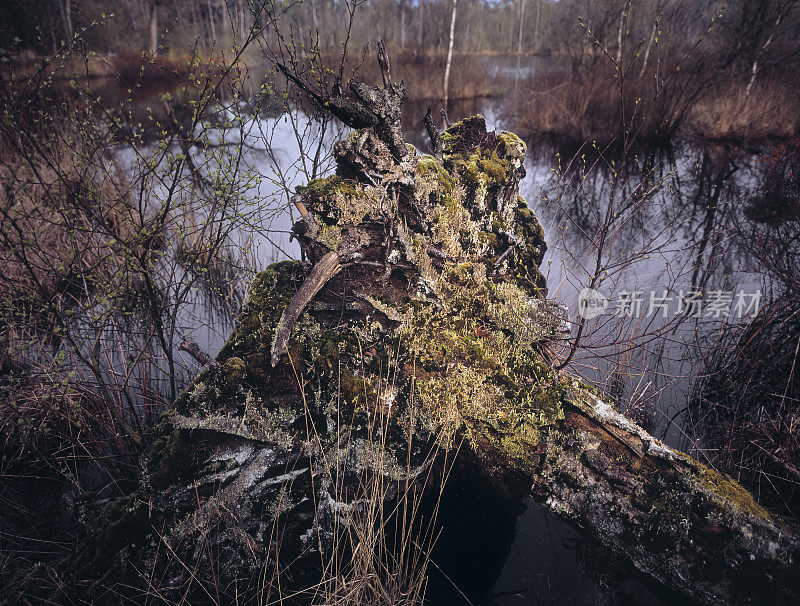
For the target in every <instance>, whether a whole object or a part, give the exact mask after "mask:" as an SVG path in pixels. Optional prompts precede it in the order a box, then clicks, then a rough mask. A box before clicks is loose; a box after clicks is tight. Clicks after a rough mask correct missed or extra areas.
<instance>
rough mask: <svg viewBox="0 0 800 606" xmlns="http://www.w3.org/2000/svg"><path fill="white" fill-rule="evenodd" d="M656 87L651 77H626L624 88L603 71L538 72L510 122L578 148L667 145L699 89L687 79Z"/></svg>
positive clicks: (515, 101)
mask: <svg viewBox="0 0 800 606" xmlns="http://www.w3.org/2000/svg"><path fill="white" fill-rule="evenodd" d="M653 82H654V76H653V75H652V74H645V75H644V76H641V77H639V76H638V75H636V74H628V75H627V76H626V79H625V80H624V81H623V84H622V86H620V85H619V82H618V80H617V77H616V75H615V74H614V73H613V72H611V71H608V70H605V69H595V70H588V69H586V70H583V69H582V70H579V71H578V72H576V73H575V74H573V75H565V74H563V73H559V72H550V73H539V74H536V75H534V76H532V77H530V78H529V79H527V80H526V81H525V82H524V84H521V85H520V87H519V92H518V93H517V95H516V97H515V98H514V99H513V100H512V102H511V104H510V110H509V112H508V113H509V118H510V119H511V120H512V121H513V123H514V128H515V130H516V131H518V132H520V133H523V134H525V135H529V136H537V137H545V138H558V139H561V140H564V141H566V142H571V143H573V144H577V145H579V144H581V143H583V142H586V141H588V142H595V143H597V144H598V145H599V146H601V147H605V146H606V145H609V144H611V143H616V144H619V145H626V146H627V145H628V144H630V143H656V144H657V143H664V142H667V141H669V140H670V139H671V138H672V137H673V135H674V134H675V132H676V131H677V129H678V128H679V127H680V126H681V124H682V123H683V120H684V118H685V115H686V112H687V110H688V108H689V107H690V105H691V103H692V101H693V99H694V97H695V95H696V93H697V86H696V85H694V86H693V85H692V81H691V77H689V76H688V75H687V76H681V78H680V80H678V79H676V78H673V79H672V80H671V81H670V82H669V84H668V85H667V86H665V87H662V88H660V89H656V88H655V87H654V86H653Z"/></svg>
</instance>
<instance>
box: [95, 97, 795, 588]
mask: <svg viewBox="0 0 800 606" xmlns="http://www.w3.org/2000/svg"><path fill="white" fill-rule="evenodd" d="M364 96H366V97H368V96H369V95H366V93H365V95H364ZM390 131H391V137H392V141H394V143H395V144H393V145H390V144H389V143H391V142H392V141H390V142H389V143H387V141H386V140H383V139H382V138H381V136H380V133H381V132H386V129H384V130H383V131H381V129H379V128H375V127H370V128H367V129H364V130H356V131H353V132H352V133H351V134H350V135H349V136H348V137H347V138H346V139H345V140H343V141H341V142H339V143H338V144H337V145H336V147H335V155H336V160H337V167H338V169H337V174H336V175H334V176H331V177H328V178H325V179H318V180H315V181H312V182H311V183H308V184H307V185H306V186H304V187H301V188H299V189H298V196H299V198H298V200H297V202H298V206H299V207H301V208H302V209H303V210H304V218H303V219H302V220H301V221H299V222H298V223H297V224H296V225H295V227H294V231H295V235H296V237H297V238H298V240H299V241H300V244H301V247H302V251H303V261H302V262H301V261H297V262H284V263H279V264H276V265H273V266H271V267H270V268H269V269H267V270H266V271H265V272H263V273H261V274H260V275H259V276H258V277H257V278H256V280H255V281H254V283H253V284H252V286H251V289H250V296H249V300H248V303H247V305H246V307H245V309H244V311H243V312H242V314H241V316H240V318H239V320H238V323H237V326H236V329H235V331H234V334H233V335H232V337H231V338H230V339H229V341H228V343H227V344H226V345H225V347H224V348H223V349H222V351H221V352H220V354H219V356H218V357H217V362H218V365H216V366H214V367H209V368H208V369H206V370H205V371H204V372H203V373H202V374H201V375H200V376H198V377H197V378H196V380H195V381H194V382H193V384H192V385H191V387H190V388H189V389H188V390H187V392H186V393H185V394H184V395H183V396H182V397H181V398H180V399H179V400H178V401H177V402H176V405H175V411H174V412H172V413H170V414H168V415H166V416H165V417H164V419H163V421H162V422H161V424H160V426H159V428H158V430H157V432H156V434H155V436H154V437H153V438H152V440H151V444H150V447H149V450H148V454H147V456H146V458H145V462H144V471H143V474H142V481H141V487H140V489H139V490H138V491H137V492H136V493H135V494H133V495H131V496H129V497H127V498H126V499H123V500H120V501H117V502H114V503H111V504H108V505H107V506H105V508H104V509H100V510H99V511H100V513H99V514H98V515H99V516H100V519H101V520H102V524H101V526H102V529H101V531H99V532H98V533H96V534H95V535H94V537H95V540H94V542H93V543H92V544H93V546H94V551H92V552H91V554H89V558H88V559H89V560H91V561H93V562H94V563H95V564H96V563H98V562H112V563H113V567H112V570H113V574H110V575H109V576H108V577H107V579H106V584H107V583H111V582H112V580H114V581H119V582H121V583H129V584H130V583H131V576H135V575H136V574H139V575H140V577H141V576H142V575H143V576H144V577H145V578H146V580H147V582H148V583H151V584H158V585H159V591H162V592H164V591H174V592H175V595H193V596H195V597H196V598H197V599H198V600H202V599H203V598H204V596H206V597H209V596H207V595H206V592H207V591H208V589H207V587H210V586H211V584H213V585H214V586H215V587H216V588H217V590H218V591H219V590H221V591H223V592H226V593H227V594H228V595H233V594H234V593H236V592H239V594H242V593H246V592H247V591H250V592H254V591H261V590H262V589H263V579H264V578H266V577H269V574H265V572H264V571H265V570H266V571H274V570H280V571H281V575H283V579H284V580H283V583H284V588H288V587H294V588H297V587H301V586H303V585H304V584H311V583H313V582H314V580H315V577H314V575H315V574H318V573H319V562H320V561H321V560H320V556H321V555H322V557H323V559H324V557H325V554H326V553H327V552H329V551H330V550H331V549H333V545H332V544H331V541H332V540H333V536H334V528H335V526H336V525H337V524H338V523H341V522H342V520H343V515H342V512H344V511H347V510H352V508H357V507H359V506H360V504H359V502H358V499H357V493H358V491H357V490H355V486H356V485H357V484H358V481H359V478H361V477H363V474H364V473H369V474H372V475H373V476H375V475H379V476H381V477H382V478H383V480H382V484H381V485H382V486H384V487H385V492H384V493H383V495H384V497H385V498H386V499H392V498H394V497H395V496H396V495H397V494H398V493H399V492H400V491H402V490H403V489H404V488H403V487H407V486H408V485H409V483H418V484H420V485H421V486H422V487H424V478H425V477H427V475H428V474H427V473H426V472H427V471H428V470H429V469H430V467H431V466H435V465H438V464H440V463H441V460H442V456H443V454H446V453H453V452H455V450H456V449H458V448H460V449H462V450H468V451H470V452H471V454H472V455H473V456H471V457H470V460H471V461H474V465H475V467H476V469H475V473H480V474H485V475H486V476H487V477H490V478H492V479H493V482H494V484H493V485H494V486H496V487H497V490H499V491H503V492H505V493H506V494H508V495H513V497H514V498H517V499H522V498H524V497H525V496H527V495H528V494H533V495H534V496H535V497H536V498H538V499H539V500H541V501H542V502H543V503H545V504H546V505H547V506H548V507H550V508H551V509H552V510H554V511H556V512H558V513H559V514H561V515H563V516H564V517H566V518H568V519H570V520H572V521H573V522H575V523H577V524H578V525H580V526H581V527H583V528H585V529H586V530H587V531H588V532H589V533H590V534H591V535H592V536H593V537H595V539H596V540H598V541H600V542H601V543H602V544H603V545H605V546H607V547H608V548H610V549H611V550H613V552H614V553H615V554H617V556H618V557H620V558H628V559H630V561H631V562H632V563H633V565H634V566H636V568H638V569H639V570H640V571H641V572H643V573H645V574H647V575H649V576H651V577H652V578H654V579H656V580H657V581H659V582H661V583H663V584H664V585H666V586H667V587H669V588H670V589H672V590H675V591H677V592H679V593H681V594H682V595H685V596H687V597H689V598H691V599H693V600H695V601H697V602H701V603H708V604H729V603H748V602H750V601H751V600H754V599H756V598H755V596H758V599H762V600H767V601H769V603H781V602H783V603H792V600H794V599H795V598H797V596H798V592H799V590H798V579H800V570H798V566H797V558H798V557H799V555H798V545H800V543H799V542H798V539H797V534H796V530H795V529H794V528H793V527H789V526H787V525H785V524H784V523H783V522H781V521H780V520H778V519H776V518H774V517H773V516H771V515H770V514H769V513H768V512H767V511H765V510H764V509H762V508H761V507H760V506H759V505H757V504H756V503H755V501H754V500H753V498H752V496H751V495H750V494H749V493H747V492H746V491H745V490H744V489H743V488H741V487H740V486H739V485H738V484H736V483H735V482H734V481H733V480H731V479H730V478H728V477H727V476H724V475H722V474H719V473H717V472H715V471H713V470H711V469H708V468H706V467H704V466H703V465H701V464H699V463H697V462H696V461H694V460H693V459H691V458H690V457H688V456H686V455H683V454H681V453H679V452H676V451H674V450H672V449H670V448H668V447H667V446H665V445H664V444H662V443H661V442H659V441H658V440H657V439H655V438H653V437H652V436H650V435H649V434H648V433H647V432H645V431H644V430H643V429H641V428H640V427H638V426H637V425H635V424H633V423H632V422H630V421H629V420H627V419H626V418H625V417H623V416H622V415H620V414H619V413H618V412H616V411H615V410H614V409H613V408H612V407H611V406H609V405H608V404H607V403H606V402H604V401H603V400H602V398H600V397H598V395H596V393H595V392H593V391H592V390H591V389H589V388H588V387H586V386H584V385H582V384H580V383H579V382H577V381H575V380H573V379H571V378H568V377H566V376H563V375H560V374H559V373H556V372H554V371H553V370H552V364H551V360H550V359H549V357H548V354H547V344H548V342H549V341H551V340H552V339H553V338H554V337H555V336H557V334H558V333H559V332H560V331H561V330H562V324H563V322H562V320H561V319H560V317H559V314H558V313H557V310H558V307H557V306H556V305H554V304H553V303H552V302H549V301H547V299H546V290H545V281H544V279H543V277H542V275H541V274H540V272H539V269H538V266H539V264H540V263H541V261H542V258H543V255H544V252H545V242H544V238H543V231H542V228H541V226H540V225H539V223H538V221H537V219H536V217H535V216H534V215H533V214H532V213H531V211H530V209H529V208H528V207H527V205H526V204H525V202H524V200H522V198H521V197H520V196H519V191H518V186H519V181H520V179H521V178H522V177H523V176H524V174H525V170H524V158H525V153H526V146H525V144H524V143H523V142H522V141H521V140H520V139H519V138H518V137H516V136H515V135H513V134H511V133H505V132H504V133H499V134H495V133H492V132H487V131H486V127H485V123H484V120H483V118H482V117H481V116H476V117H473V118H470V119H468V120H465V121H463V122H460V123H458V124H455V125H454V126H452V127H451V128H449V129H448V130H446V131H445V132H444V133H442V135H441V148H442V149H441V161H439V160H438V159H437V158H435V157H434V156H431V155H420V154H419V153H418V152H417V151H416V150H415V149H414V148H413V147H411V146H407V147H406V153H404V154H401V153H398V150H397V149H396V147H397V146H396V137H397V136H398V130H397V129H396V128H393V129H390ZM385 138H386V137H384V139H385ZM376 436H378V437H377V438H376ZM436 453H439V454H438V455H437V454H436ZM95 511H98V510H95ZM315 562H316V564H314V563H315ZM270 578H271V577H270ZM212 582H213V583H212ZM259 583H262V585H259ZM220 588H221V589H220ZM95 591H97V590H96V589H95ZM765 603H766V602H765Z"/></svg>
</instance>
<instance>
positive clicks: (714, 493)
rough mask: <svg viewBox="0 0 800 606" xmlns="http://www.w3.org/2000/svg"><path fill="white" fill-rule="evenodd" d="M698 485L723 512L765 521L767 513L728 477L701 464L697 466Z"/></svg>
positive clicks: (751, 496) (767, 516)
mask: <svg viewBox="0 0 800 606" xmlns="http://www.w3.org/2000/svg"><path fill="white" fill-rule="evenodd" d="M698 466H699V475H698V478H699V480H700V483H701V484H702V485H703V486H704V487H705V488H706V489H707V490H706V493H707V494H708V495H709V497H710V498H711V500H712V501H713V502H714V504H715V505H717V506H718V507H720V508H721V509H723V510H728V509H732V510H733V511H735V512H736V513H738V514H740V515H746V516H750V517H752V518H755V519H757V520H766V519H768V518H769V513H767V511H766V510H765V509H764V508H763V507H761V505H759V504H758V503H756V501H755V499H754V498H753V495H752V494H750V493H749V492H748V491H747V490H745V489H744V488H743V487H742V486H741V485H740V484H739V483H738V482H736V481H735V480H734V479H733V478H731V477H730V476H728V475H726V474H724V473H720V472H718V471H716V470H714V469H711V468H710V467H707V466H706V465H703V464H698Z"/></svg>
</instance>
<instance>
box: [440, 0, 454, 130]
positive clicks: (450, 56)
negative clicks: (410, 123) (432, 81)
mask: <svg viewBox="0 0 800 606" xmlns="http://www.w3.org/2000/svg"><path fill="white" fill-rule="evenodd" d="M457 8H458V0H453V12H452V16H451V17H450V37H449V42H448V44H447V64H446V66H445V68H444V86H443V90H444V92H443V97H444V109H445V111H447V100H448V94H449V88H450V64H451V63H452V61H453V39H454V37H455V30H456V9H457ZM446 126H447V124H445V127H446Z"/></svg>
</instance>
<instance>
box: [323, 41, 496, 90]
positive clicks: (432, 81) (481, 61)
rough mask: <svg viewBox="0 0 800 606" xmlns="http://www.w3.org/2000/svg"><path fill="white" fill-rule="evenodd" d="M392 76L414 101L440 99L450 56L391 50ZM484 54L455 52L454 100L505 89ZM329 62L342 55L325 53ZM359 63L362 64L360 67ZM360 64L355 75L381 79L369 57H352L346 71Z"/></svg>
mask: <svg viewBox="0 0 800 606" xmlns="http://www.w3.org/2000/svg"><path fill="white" fill-rule="evenodd" d="M390 54H391V57H392V77H393V79H394V80H395V81H398V82H399V81H401V80H402V81H403V82H404V83H405V85H406V98H407V99H408V100H409V101H411V102H413V101H432V102H433V101H441V100H442V93H443V91H442V85H443V81H444V71H445V64H446V61H447V56H446V55H445V54H444V53H422V52H413V51H395V52H391V53H390ZM485 57H486V56H485V55H471V54H455V55H453V65H452V67H451V72H450V74H451V75H450V94H449V98H450V100H452V101H458V100H463V99H476V98H482V97H498V96H502V95H504V94H505V93H506V91H507V87H508V85H509V82H508V81H507V80H506V79H505V78H503V77H500V76H493V75H492V73H491V72H490V66H491V64H490V63H489V62H488V61H486V60H485ZM323 61H324V62H325V64H326V65H328V66H331V68H333V66H337V65H338V61H339V57H333V56H325V57H323ZM359 66H360V67H359ZM356 67H359V69H358V75H357V76H356V79H359V80H363V81H366V82H370V83H377V82H380V81H381V75H380V70H379V68H378V65H377V62H376V61H374V60H367V61H365V62H364V63H363V65H361V64H360V62H356V61H355V60H354V58H352V57H349V58H348V63H347V70H346V74H347V73H349V74H351V75H352V71H353V69H355V68H356Z"/></svg>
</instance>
